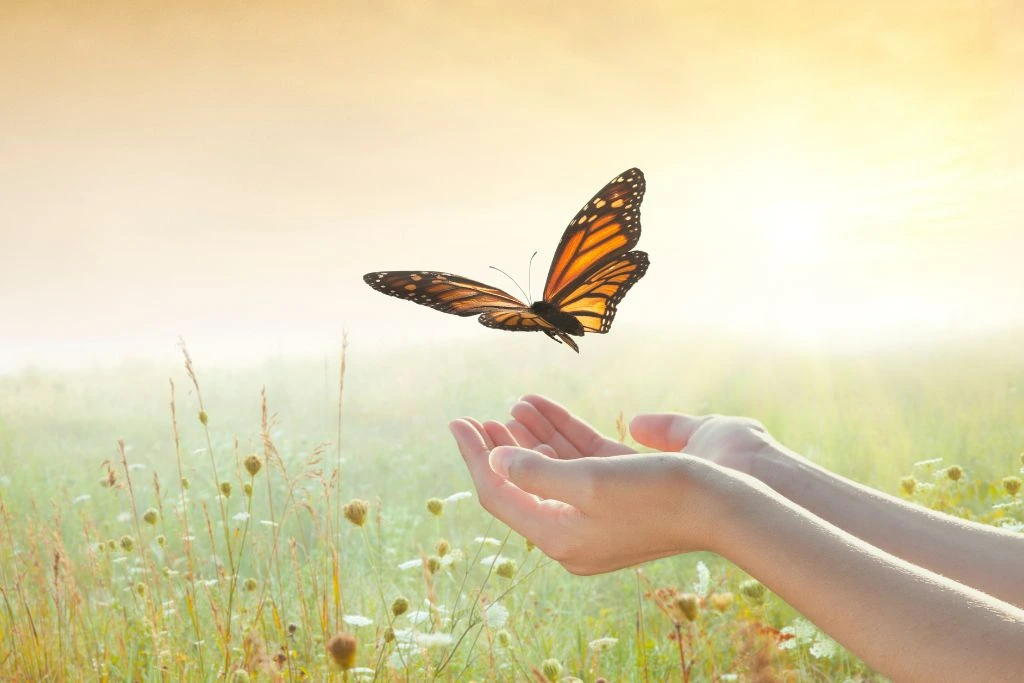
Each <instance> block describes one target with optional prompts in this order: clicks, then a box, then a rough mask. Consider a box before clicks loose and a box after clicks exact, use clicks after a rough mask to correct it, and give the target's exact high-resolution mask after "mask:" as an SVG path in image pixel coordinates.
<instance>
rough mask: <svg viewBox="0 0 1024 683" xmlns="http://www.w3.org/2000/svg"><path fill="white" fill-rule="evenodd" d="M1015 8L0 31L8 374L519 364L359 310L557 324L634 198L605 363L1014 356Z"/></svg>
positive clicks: (1023, 310)
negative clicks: (560, 286)
mask: <svg viewBox="0 0 1024 683" xmlns="http://www.w3.org/2000/svg"><path fill="white" fill-rule="evenodd" d="M1022 8H1024V5H1021V3H1019V2H1015V0H979V1H970V2H965V1H962V0H927V1H925V0H908V1H906V2H900V3H892V2H889V1H884V2H883V1H878V0H866V1H864V2H856V3H850V2H838V1H835V2H833V1H825V0H823V1H820V2H810V1H803V2H797V1H795V0H780V1H778V2H771V3H765V2H757V1H753V0H751V1H749V2H746V1H735V2H711V1H704V2H668V1H664V0H662V1H656V2H655V1H650V0H645V1H640V2H630V3H622V2H610V1H608V0H595V1H593V2H586V3H583V2H566V3H556V2H538V1H533V0H526V1H524V2H518V3H507V2H497V1H489V0H486V1H485V0H478V1H476V2H456V1H450V0H416V1H401V2H399V1H397V0H383V1H373V2H370V1H358V0H356V1H348V0H335V1H334V2H261V1H259V0H257V1H254V2H216V1H211V2H175V3H168V2H159V3H158V2H149V1H148V0H140V1H132V2H125V1H121V2H112V1H106V2H104V1H103V0H101V1H99V2H91V3H71V2H45V3H44V2H29V3H2V4H0V64H3V65H4V67H3V68H2V69H0V307H2V309H0V369H13V368H17V367H19V366H23V365H43V366H51V365H53V366H76V365H89V364H92V363H111V362H118V361H120V360H122V359H127V358H136V357H142V358H148V357H163V358H166V357H169V356H172V355H173V354H175V353H176V351H175V344H176V343H177V340H178V338H179V336H181V337H183V338H185V339H186V340H188V341H189V343H190V346H191V347H192V349H193V354H194V355H197V354H200V355H203V356H204V357H205V358H207V359H211V360H212V359H219V360H231V359H235V360H237V359H243V358H244V359H248V358H253V359H256V358H259V357H262V356H266V355H275V354H282V353H285V354H287V353H308V352H317V351H319V350H322V349H325V348H329V347H331V346H332V345H335V344H336V343H337V341H338V340H339V339H340V337H341V333H342V330H343V329H347V330H348V331H349V333H350V335H351V338H352V341H353V344H356V345H363V346H364V347H365V348H374V349H376V348H387V347H390V346H399V345H402V346H407V345H410V344H415V343H417V342H419V341H430V340H435V339H446V338H452V339H473V340H477V341H479V340H482V339H484V337H485V335H491V337H492V341H493V343H495V344H500V343H502V335H504V334H506V333H502V332H497V331H493V330H488V329H485V328H483V327H481V326H479V325H477V324H476V323H475V322H474V321H473V320H472V319H460V318H457V317H455V316H445V315H443V314H441V313H438V312H436V311H432V310H429V309H426V308H423V307H418V306H415V305H413V304H411V303H408V302H403V301H398V300H396V299H392V298H386V297H383V296H381V295H380V294H379V293H377V292H374V291H372V290H371V289H370V288H369V287H367V286H366V285H365V284H364V283H363V282H362V277H361V276H362V275H363V273H365V272H368V271H375V270H404V269H416V270H419V269H430V270H442V271H449V272H455V273H458V274H461V275H464V276H467V277H470V278H474V279H478V280H483V281H485V282H488V283H491V284H494V285H497V286H500V287H503V288H508V290H509V291H510V292H517V291H518V290H517V289H516V288H515V286H514V285H513V284H512V283H511V282H509V281H507V280H506V279H505V277H504V276H503V275H501V274H499V273H497V272H495V271H493V270H490V268H489V266H496V267H499V268H501V269H503V270H505V271H506V272H508V273H509V274H510V275H512V276H513V277H514V278H515V279H516V280H518V281H519V282H520V283H521V284H522V286H523V287H524V288H527V289H532V292H533V293H534V295H535V298H537V296H538V295H537V292H539V291H541V290H542V289H543V277H544V274H545V273H546V271H547V264H548V262H549V261H550V258H551V255H552V251H553V249H554V246H555V245H556V244H557V242H558V239H559V237H560V236H561V232H562V230H563V229H564V228H565V226H566V224H567V223H568V221H569V220H570V219H571V218H572V217H573V216H574V214H575V213H576V211H577V210H578V209H579V208H580V207H581V206H582V205H583V204H584V202H586V201H587V200H588V199H589V198H590V197H591V195H592V194H593V193H594V192H596V191H597V190H598V189H599V188H600V187H601V186H602V185H603V184H604V183H605V182H607V181H608V180H610V179H611V178H613V177H614V176H615V175H617V174H618V173H620V172H621V171H623V170H625V169H627V168H629V167H632V166H638V167H640V168H641V169H642V170H643V171H644V172H645V174H646V178H647V195H646V198H645V199H644V202H643V207H642V210H641V217H642V225H643V234H642V237H641V239H640V244H639V248H641V249H643V250H645V251H647V252H648V253H649V254H650V260H651V267H650V270H649V271H648V274H647V275H646V276H645V278H644V279H643V280H641V282H640V283H638V284H637V285H636V286H635V287H634V288H633V290H632V291H631V292H630V293H629V295H628V296H627V297H626V299H625V301H624V302H623V303H622V304H621V305H620V307H619V313H618V316H617V318H616V322H615V326H614V327H613V329H612V332H611V334H622V335H629V334H637V335H638V339H640V335H641V332H640V331H641V330H651V329H661V328H674V329H683V330H692V331H694V334H698V333H701V331H704V330H707V331H709V333H710V332H711V331H725V332H727V333H731V334H736V335H742V336H749V337H758V336H763V337H765V338H767V339H771V340H773V341H775V342H778V343H783V344H788V343H791V344H797V345H798V344H806V343H813V344H817V345H825V346H830V345H836V346H842V345H847V346H849V345H853V346H856V345H858V344H874V343H879V342H884V341H886V340H896V339H931V338H936V337H942V336H945V335H950V334H960V333H970V332H985V331H988V330H993V329H1000V328H1007V327H1020V326H1022V325H1024V305H1022V302H1024V268H1022V267H1021V260H1022V257H1024V154H1022V153H1021V150H1024V92H1022V91H1024V89H1022V88H1020V83H1021V81H1022V79H1024V42H1022V41H1020V40H1019V36H1020V35H1021V32H1022V31H1024V9H1022ZM534 251H537V252H539V253H538V254H537V257H536V260H535V262H534V263H533V267H532V278H531V279H530V282H529V283H528V282H527V279H528V276H527V272H528V263H529V259H530V256H531V254H533V253H534ZM587 341H588V343H589V342H590V340H589V339H588V340H587ZM545 343H548V342H546V340H545Z"/></svg>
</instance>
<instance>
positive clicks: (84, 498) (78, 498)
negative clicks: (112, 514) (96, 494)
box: [71, 493, 92, 505]
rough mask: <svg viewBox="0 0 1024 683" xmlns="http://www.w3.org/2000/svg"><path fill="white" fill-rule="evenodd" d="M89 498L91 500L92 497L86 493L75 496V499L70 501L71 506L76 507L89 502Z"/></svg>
mask: <svg viewBox="0 0 1024 683" xmlns="http://www.w3.org/2000/svg"><path fill="white" fill-rule="evenodd" d="M90 498H92V496H90V495H89V494H88V493H83V494H82V495H80V496H76V497H75V499H74V500H72V501H71V504H72V505H78V504H79V503H84V502H85V501H87V500H89V499H90Z"/></svg>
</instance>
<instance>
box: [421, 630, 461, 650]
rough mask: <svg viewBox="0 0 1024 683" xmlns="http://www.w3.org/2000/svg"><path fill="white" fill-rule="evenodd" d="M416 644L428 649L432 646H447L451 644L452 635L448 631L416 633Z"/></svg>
mask: <svg viewBox="0 0 1024 683" xmlns="http://www.w3.org/2000/svg"><path fill="white" fill-rule="evenodd" d="M415 638H416V644H417V645H419V646H420V647H425V648H427V649H428V650H429V649H431V648H434V647H448V646H449V645H451V644H452V637H451V635H450V634H448V633H417V634H416V636H415Z"/></svg>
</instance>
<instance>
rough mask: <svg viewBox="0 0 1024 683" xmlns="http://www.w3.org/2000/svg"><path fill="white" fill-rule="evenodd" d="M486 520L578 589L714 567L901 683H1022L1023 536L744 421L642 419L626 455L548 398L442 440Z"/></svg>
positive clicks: (468, 423)
mask: <svg viewBox="0 0 1024 683" xmlns="http://www.w3.org/2000/svg"><path fill="white" fill-rule="evenodd" d="M450 428H451V431H452V434H453V435H454V437H455V439H456V442H457V444H458V446H459V450H460V452H461V453H462V456H463V458H464V459H465V461H466V465H467V467H468V468H469V471H470V474H471V476H472V478H473V481H474V484H475V485H476V488H477V492H478V495H479V498H480V502H481V504H482V505H483V506H484V508H485V509H487V510H488V511H489V512H491V513H492V514H493V515H494V516H495V517H497V518H498V519H500V520H501V521H503V522H505V523H506V524H508V525H509V526H510V527H512V528H513V529H515V530H516V531H517V532H519V533H521V534H522V535H523V536H525V537H526V538H529V539H530V540H531V541H532V542H533V543H535V544H536V545H537V547H539V548H540V549H541V550H542V551H544V552H545V553H546V554H547V555H548V556H549V557H551V558H552V559H554V560H556V561H558V562H559V563H561V564H562V566H564V567H565V568H566V569H567V570H568V571H570V572H572V573H575V574H581V575H585V574H597V573H601V572H607V571H613V570H615V569H620V568H622V567H627V566H631V565H635V564H638V563H641V562H646V561H648V560H652V559H656V558H660V557H666V556H668V555H674V554H678V553H684V552H690V551H695V550H708V551H712V552H715V553H717V554H719V555H722V556H723V557H726V558H727V559H729V560H731V561H732V562H734V563H735V564H737V565H738V566H740V567H741V568H743V569H744V570H745V571H747V572H748V573H749V574H751V575H752V576H755V577H756V578H758V579H759V580H760V581H762V582H763V583H764V584H765V585H767V586H768V587H769V588H770V589H772V590H773V591H774V592H775V593H777V594H778V595H779V596H780V597H782V598H783V599H784V600H786V601H787V602H788V603H789V604H791V605H793V606H794V607H795V608H796V609H798V610H799V611H800V612H801V613H802V614H804V615H805V616H806V617H807V618H808V619H810V620H811V621H813V622H814V623H815V624H816V625H817V626H818V627H819V628H821V629H822V630H823V631H825V632H826V633H828V634H829V635H830V636H832V637H833V638H835V639H836V640H837V641H838V642H840V643H842V644H843V645H844V646H845V647H847V648H848V649H849V650H850V651H852V652H854V653H855V654H857V655H858V656H859V657H861V658H862V659H863V660H864V661H865V662H867V663H868V664H869V665H870V666H872V667H873V668H874V669H875V670H877V671H879V672H881V673H883V674H885V675H887V676H889V677H891V678H892V679H894V680H897V681H937V680H957V681H1001V680H1020V679H1021V677H1022V676H1024V610H1022V609H1021V605H1022V604H1024V585H1021V584H1022V583H1024V582H1022V581H1021V577H1022V576H1024V537H1022V536H1020V535H1018V534H1013V533H1010V532H1005V531H1000V530H997V529H993V528H991V527H987V526H984V525H979V524H974V523H970V522H966V521H963V520H959V519H957V518H953V517H949V516H946V515H942V514H939V513H935V512H933V511H929V510H925V509H923V508H920V507H917V506H914V505H910V504H908V503H906V502H904V501H901V500H899V499H897V498H893V497H891V496H888V495H886V494H883V493H881V492H878V491H874V490H872V489H869V488H867V487H864V486H861V485H859V484H856V483H854V482H851V481H849V480H847V479H844V478H843V477H840V476H838V475H836V474H834V473H831V472H828V471H827V470H824V469H822V468H820V467H818V466H816V465H814V464H813V463H810V462H809V461H807V460H806V459H804V458H802V457H800V456H799V455H797V454H796V453H793V452H792V451H790V450H789V449H787V448H785V447H784V446H782V445H781V444H779V443H778V442H777V441H775V440H774V439H773V438H772V437H771V435H770V434H768V432H767V431H766V430H765V429H764V427H762V426H761V425H760V424H759V423H757V422H756V421H754V420H749V419H746V418H734V417H722V416H705V417H690V416H685V415H675V414H660V415H639V416H637V417H636V418H634V419H633V421H632V423H631V424H630V432H631V434H632V435H633V438H634V439H635V440H636V441H637V442H638V443H640V444H642V445H645V446H648V447H651V448H654V449H656V450H658V451H660V452H658V453H644V454H640V453H636V452H635V451H633V449H631V448H629V447H627V446H625V445H623V444H621V443H619V442H617V441H615V440H613V439H610V438H607V437H605V436H603V435H601V434H600V433H599V432H597V431H596V430H594V429H593V428H592V427H591V426H590V425H588V424H586V423H585V422H583V421H582V420H580V419H579V418H577V417H576V416H574V415H572V414H571V413H570V412H569V411H568V410H566V409H565V408H563V407H562V406H560V405H559V404H557V403H555V402H554V401H551V400H550V399H547V398H544V397H541V396H527V397H524V399H523V400H522V401H520V402H519V403H517V404H516V405H515V406H514V407H513V408H512V419H511V420H510V421H509V422H508V423H507V424H502V423H499V422H487V423H484V424H482V423H480V422H477V421H476V420H473V419H471V418H466V419H462V420H455V421H453V422H452V423H451V425H450Z"/></svg>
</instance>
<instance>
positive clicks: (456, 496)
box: [444, 491, 473, 503]
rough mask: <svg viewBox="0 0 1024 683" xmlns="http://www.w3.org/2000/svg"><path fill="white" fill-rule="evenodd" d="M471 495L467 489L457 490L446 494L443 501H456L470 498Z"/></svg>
mask: <svg viewBox="0 0 1024 683" xmlns="http://www.w3.org/2000/svg"><path fill="white" fill-rule="evenodd" d="M472 497H473V494H472V493H470V492H469V491H458V492H456V493H453V494H452V495H450V496H448V497H447V498H445V499H444V502H445V503H457V502H458V501H460V500H465V499H466V498H472Z"/></svg>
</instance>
